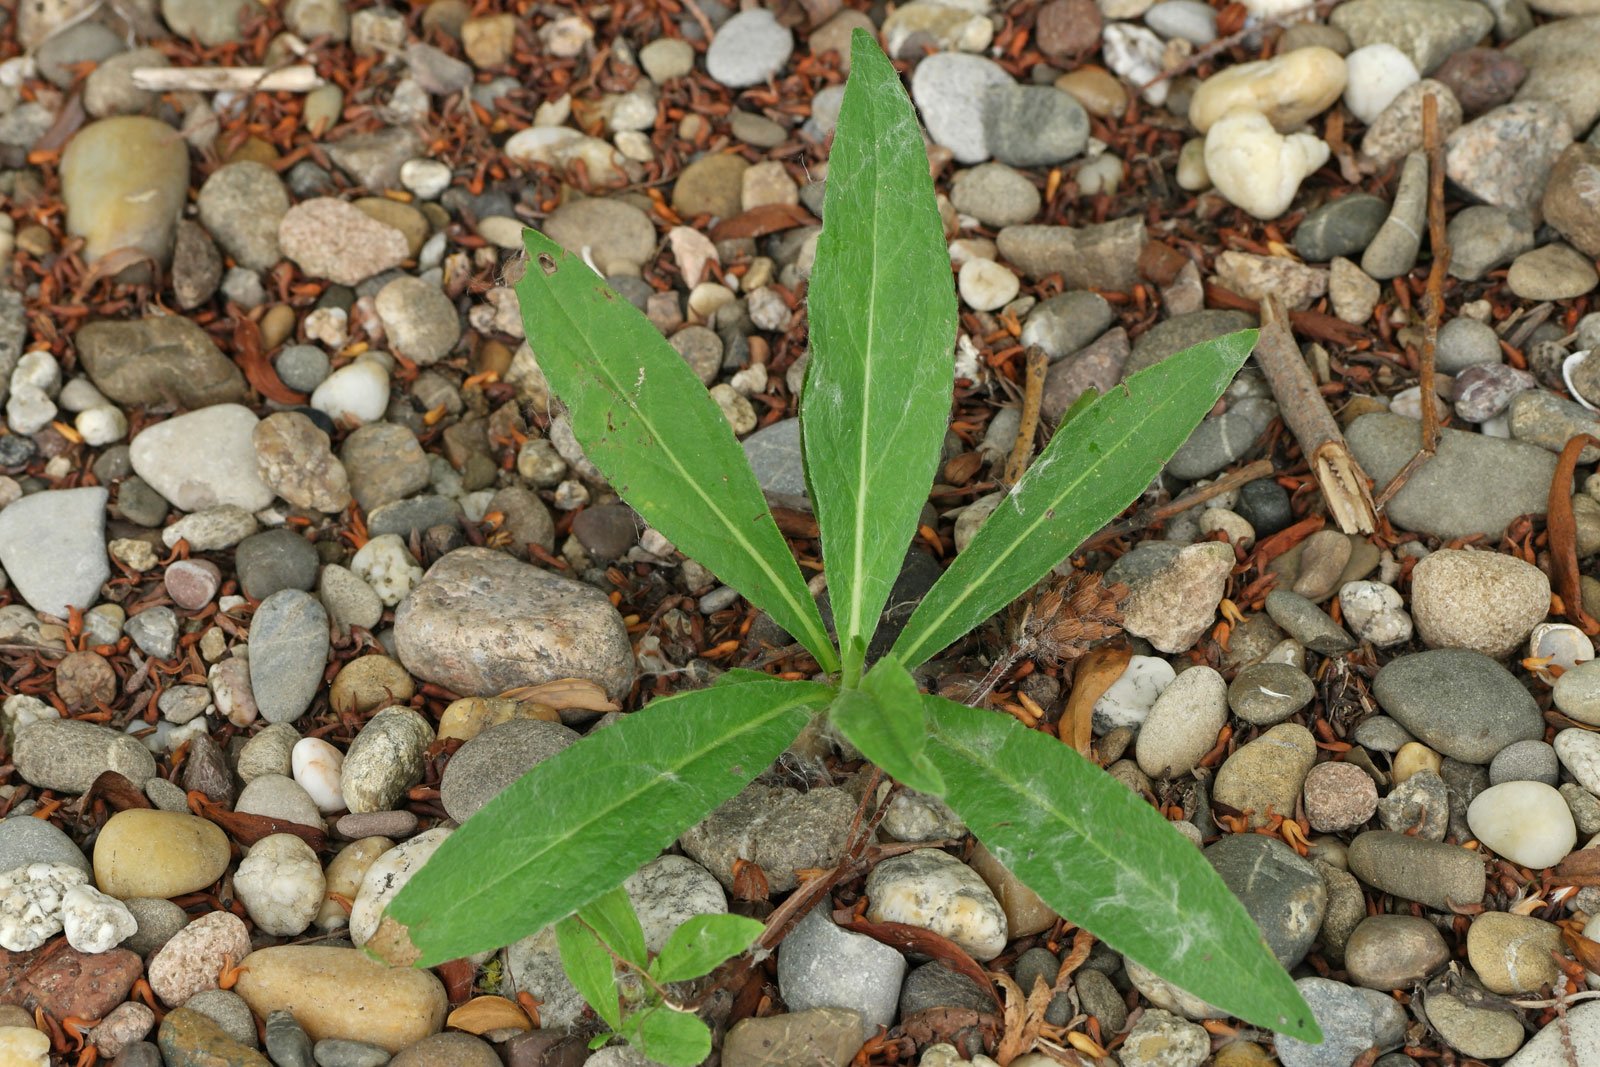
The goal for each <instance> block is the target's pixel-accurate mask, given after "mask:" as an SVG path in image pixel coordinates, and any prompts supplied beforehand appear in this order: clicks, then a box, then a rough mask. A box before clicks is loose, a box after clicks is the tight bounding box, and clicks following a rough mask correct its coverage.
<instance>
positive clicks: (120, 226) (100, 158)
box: [60, 115, 189, 395]
mask: <svg viewBox="0 0 1600 1067" xmlns="http://www.w3.org/2000/svg"><path fill="white" fill-rule="evenodd" d="M60 167H61V199H62V201H63V202H64V203H65V204H66V209H67V217H66V228H67V232H68V233H69V234H70V235H72V236H74V237H82V238H83V239H84V241H85V245H84V249H83V257H84V260H85V261H86V262H89V263H93V262H95V261H96V260H98V259H100V258H101V257H102V256H105V255H106V254H108V253H110V252H113V251H115V250H117V249H121V248H133V249H137V250H138V251H140V252H143V253H145V254H147V255H149V256H151V257H152V258H153V259H155V260H156V261H157V263H160V264H165V263H166V262H167V261H168V260H169V259H170V257H171V255H172V247H173V241H174V237H175V233H176V223H177V220H178V217H179V215H180V213H181V211H182V208H183V205H184V203H185V202H186V201H187V199H188V193H189V153H188V150H187V148H186V147H185V145H184V143H183V141H182V139H181V138H179V137H177V136H175V135H174V131H173V129H172V127H171V126H168V125H167V124H166V123H164V122H160V121H157V120H156V119H152V118H146V117H145V116H143V115H118V116H115V117H112V118H105V119H99V120H98V121H95V122H91V123H89V124H88V125H86V126H84V127H83V128H82V129H80V130H78V132H77V133H76V134H74V135H73V137H72V139H71V140H70V141H68V142H67V146H66V148H65V150H64V151H63V152H62V153H61V164H60ZM141 269H143V268H141ZM108 395H109V394H108Z"/></svg>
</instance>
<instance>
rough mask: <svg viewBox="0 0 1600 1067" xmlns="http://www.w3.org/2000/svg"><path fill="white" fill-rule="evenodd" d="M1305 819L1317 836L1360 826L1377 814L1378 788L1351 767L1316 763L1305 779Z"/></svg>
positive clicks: (1365, 773)
mask: <svg viewBox="0 0 1600 1067" xmlns="http://www.w3.org/2000/svg"><path fill="white" fill-rule="evenodd" d="M1305 803H1306V819H1307V820H1309V821H1310V823H1311V828H1312V829H1313V830H1316V831H1318V832H1319V833H1325V834H1327V833H1338V832H1340V831H1342V830H1349V829H1352V828H1354V827H1357V826H1360V825H1361V824H1362V823H1364V822H1366V821H1367V820H1368V819H1370V818H1372V815H1373V812H1375V811H1377V810H1378V787H1377V786H1376V785H1375V784H1374V783H1373V781H1372V776H1371V775H1369V774H1367V772H1366V771H1364V770H1362V769H1361V768H1360V767H1357V766H1356V765H1355V764H1353V763H1319V764H1317V766H1315V767H1313V768H1311V773H1309V774H1307V775H1306V784H1305Z"/></svg>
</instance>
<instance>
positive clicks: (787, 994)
mask: <svg viewBox="0 0 1600 1067" xmlns="http://www.w3.org/2000/svg"><path fill="white" fill-rule="evenodd" d="M905 973H906V961H905V957H903V956H902V955H900V953H899V952H896V951H895V950H894V949H892V948H890V947H889V946H887V945H884V944H882V943H880V942H878V941H875V940H873V939H872V938H870V937H867V936H866V935H865V934H858V933H852V932H851V931H849V930H843V929H840V928H839V927H838V926H836V925H835V924H834V922H833V920H832V919H831V918H829V916H828V909H827V908H824V907H818V908H814V909H812V910H811V911H810V912H809V913H807V915H806V917H805V918H804V919H802V920H800V922H799V923H798V924H797V925H796V926H795V927H794V929H792V930H791V931H790V932H789V933H788V934H787V935H786V936H785V937H784V939H783V943H782V944H781V945H780V946H779V949H778V988H779V991H780V992H781V993H782V995H783V1000H784V1003H785V1004H786V1005H787V1006H788V1008H789V1010H790V1011H791V1012H802V1011H809V1010H811V1009H813V1008H847V1009H849V1010H851V1011H853V1012H856V1013H858V1014H859V1015H860V1017H861V1033H862V1036H863V1037H864V1038H865V1037H869V1036H871V1035H872V1034H873V1033H876V1032H877V1028H878V1027H879V1026H885V1027H887V1026H892V1025H893V1023H894V1019H895V1010H896V1007H897V1005H898V1004H899V1000H900V984H901V982H902V980H903V979H904V978H905Z"/></svg>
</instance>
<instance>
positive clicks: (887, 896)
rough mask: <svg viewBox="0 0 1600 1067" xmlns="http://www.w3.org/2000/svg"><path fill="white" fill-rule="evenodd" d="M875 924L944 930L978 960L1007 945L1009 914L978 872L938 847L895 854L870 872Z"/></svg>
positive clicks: (869, 892) (869, 893)
mask: <svg viewBox="0 0 1600 1067" xmlns="http://www.w3.org/2000/svg"><path fill="white" fill-rule="evenodd" d="M867 896H868V898H869V899H870V900H871V905H870V907H869V909H868V912H867V917H868V918H869V919H870V920H871V921H873V922H899V923H906V924H907V925H910V926H921V927H923V928H925V929H928V930H932V931H933V932H934V933H937V934H942V935H943V936H945V937H948V938H949V939H950V940H952V941H954V942H955V943H956V944H958V945H960V946H961V947H962V948H963V949H965V950H966V951H967V952H968V953H969V954H970V955H971V956H972V957H973V958H974V959H977V960H989V959H993V958H994V957H995V956H998V955H999V954H1000V953H1001V952H1002V951H1003V950H1004V949H1005V946H1006V933H1007V930H1006V916H1005V911H1004V910H1003V909H1002V908H1001V907H1000V902H999V901H998V900H996V899H995V896H994V893H993V892H991V891H990V889H989V887H988V886H987V885H986V884H984V881H983V879H982V878H980V877H979V876H978V873H977V872H976V871H974V870H973V869H972V868H970V867H968V866H967V865H966V864H964V863H962V862H961V861H960V860H958V859H956V858H955V857H954V856H951V855H949V854H948V853H945V852H940V851H938V850H937V849H923V850H921V851H918V852H910V853H906V854H905V855H902V856H894V857H891V858H890V859H887V860H885V861H883V862H882V863H880V864H878V866H876V867H874V868H873V870H872V873H871V874H870V875H868V876H867Z"/></svg>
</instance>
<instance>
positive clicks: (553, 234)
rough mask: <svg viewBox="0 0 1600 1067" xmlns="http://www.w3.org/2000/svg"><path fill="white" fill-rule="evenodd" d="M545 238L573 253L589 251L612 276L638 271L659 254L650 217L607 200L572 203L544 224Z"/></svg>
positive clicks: (624, 204) (614, 201)
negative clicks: (656, 249)
mask: <svg viewBox="0 0 1600 1067" xmlns="http://www.w3.org/2000/svg"><path fill="white" fill-rule="evenodd" d="M543 228H544V234H545V236H546V237H549V238H550V239H551V240H552V241H555V242H556V243H557V244H559V245H561V246H562V247H563V248H565V249H567V251H569V252H574V253H578V254H582V252H583V249H584V248H585V247H587V248H588V249H589V253H590V255H591V257H592V258H593V259H594V261H595V264H596V265H597V266H599V267H600V268H601V269H602V270H605V271H607V272H608V273H617V272H619V271H620V272H624V273H626V272H627V271H629V270H633V271H636V270H638V268H639V267H640V266H641V265H642V264H644V263H645V262H646V261H648V260H649V259H651V258H652V257H653V256H654V254H655V247H656V231H655V227H654V226H653V225H652V224H651V222H650V217H649V216H648V215H646V214H645V213H644V212H643V211H640V210H639V209H638V208H636V207H634V206H633V205H632V204H626V203H622V202H620V201H617V200H611V199H606V198H588V199H582V200H574V201H568V202H567V203H565V204H563V205H562V206H561V207H559V208H557V209H556V210H555V211H553V212H551V214H550V217H549V218H547V219H545V221H544V227H543Z"/></svg>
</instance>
